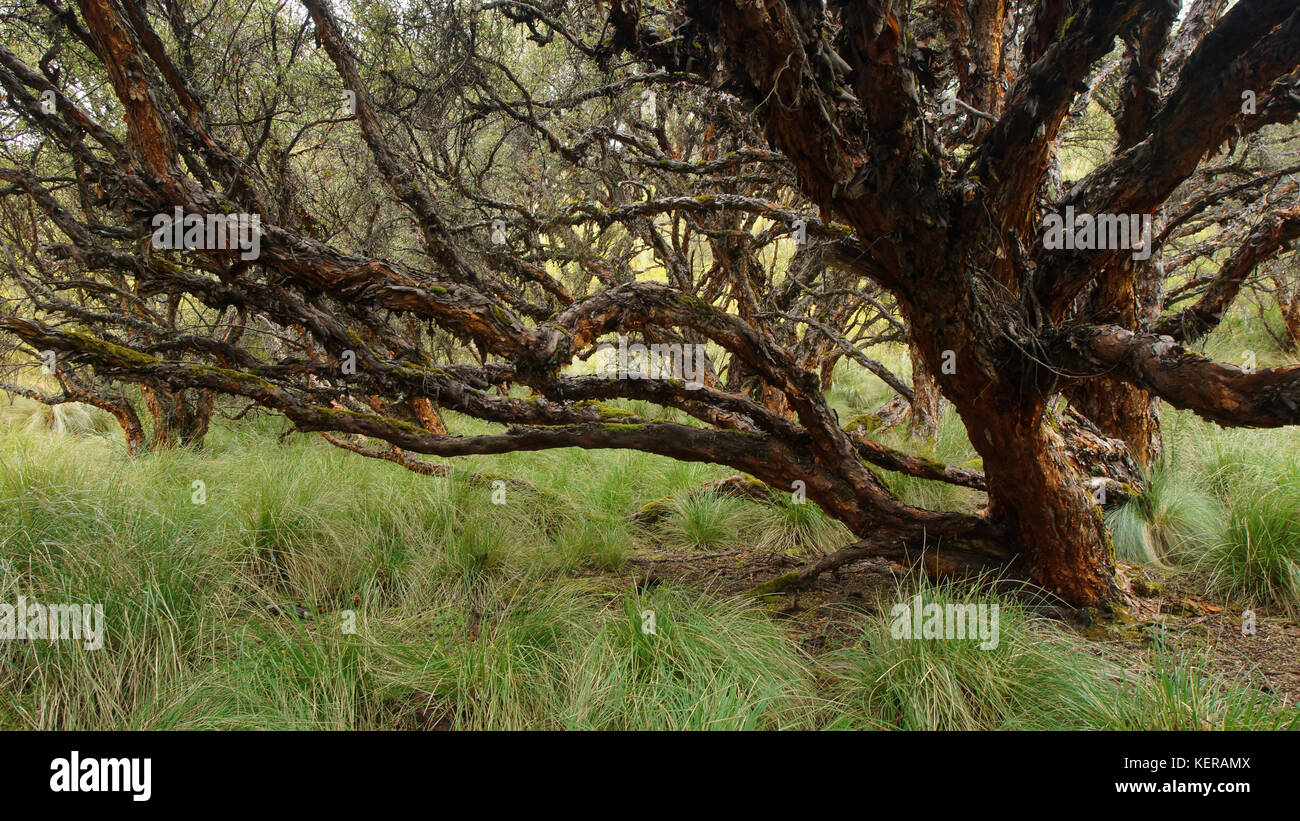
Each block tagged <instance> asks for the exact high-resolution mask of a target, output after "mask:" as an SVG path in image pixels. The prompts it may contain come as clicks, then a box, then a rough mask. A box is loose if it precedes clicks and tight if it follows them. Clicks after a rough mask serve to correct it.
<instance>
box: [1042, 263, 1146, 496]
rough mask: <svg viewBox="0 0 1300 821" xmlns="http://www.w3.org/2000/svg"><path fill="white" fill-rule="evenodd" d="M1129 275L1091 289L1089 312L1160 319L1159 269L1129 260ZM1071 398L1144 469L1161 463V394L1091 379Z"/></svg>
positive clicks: (1122, 321)
mask: <svg viewBox="0 0 1300 821" xmlns="http://www.w3.org/2000/svg"><path fill="white" fill-rule="evenodd" d="M1133 265H1134V266H1135V267H1134V269H1133V270H1132V271H1131V276H1129V277H1124V278H1119V279H1117V280H1116V281H1115V282H1114V283H1112V287H1111V288H1110V289H1105V288H1103V289H1101V290H1098V291H1096V292H1094V293H1093V295H1092V298H1091V299H1090V304H1091V307H1090V309H1089V313H1090V314H1092V315H1093V316H1096V317H1099V318H1101V319H1102V320H1104V321H1105V322H1107V323H1109V324H1114V325H1120V326H1122V327H1125V328H1135V329H1137V330H1139V331H1148V330H1150V329H1151V328H1153V327H1154V326H1155V324H1156V322H1157V321H1158V320H1159V319H1160V289H1161V277H1160V270H1159V269H1158V268H1157V267H1156V266H1155V265H1153V264H1152V263H1151V262H1150V261H1147V262H1142V263H1133ZM1066 395H1067V396H1068V397H1069V399H1070V402H1071V404H1073V405H1074V407H1075V408H1076V409H1077V410H1078V411H1079V412H1080V413H1082V414H1083V415H1084V416H1086V417H1087V418H1088V419H1089V420H1091V421H1092V423H1093V424H1094V425H1096V426H1097V428H1098V429H1100V430H1101V432H1102V433H1104V434H1106V435H1107V436H1109V437H1112V438H1114V439H1119V440H1121V441H1123V442H1124V444H1125V445H1127V446H1128V449H1129V455H1130V456H1132V457H1133V461H1135V462H1136V463H1137V464H1138V466H1139V467H1140V468H1141V469H1142V470H1143V471H1144V472H1146V473H1148V474H1149V473H1150V472H1151V470H1152V469H1153V468H1155V467H1156V466H1157V465H1159V464H1160V460H1161V458H1162V455H1163V453H1164V440H1163V438H1162V437H1161V434H1160V400H1159V399H1158V398H1156V397H1155V396H1154V395H1153V394H1151V393H1148V392H1147V391H1144V390H1142V389H1141V388H1138V387H1135V386H1133V385H1132V384H1130V383H1128V382H1121V381H1119V380H1116V379H1106V378H1098V379H1090V380H1088V381H1087V382H1083V383H1080V384H1079V385H1077V386H1075V387H1074V388H1073V389H1071V390H1070V391H1068V392H1067V394H1066Z"/></svg>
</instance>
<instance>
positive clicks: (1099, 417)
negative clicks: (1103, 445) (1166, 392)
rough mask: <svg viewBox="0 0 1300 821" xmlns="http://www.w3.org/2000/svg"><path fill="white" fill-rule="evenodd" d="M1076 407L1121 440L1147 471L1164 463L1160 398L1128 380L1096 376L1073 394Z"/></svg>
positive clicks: (1109, 434) (1098, 426)
mask: <svg viewBox="0 0 1300 821" xmlns="http://www.w3.org/2000/svg"><path fill="white" fill-rule="evenodd" d="M1069 397H1070V402H1071V404H1073V405H1074V407H1075V409H1076V410H1078V411H1079V412H1080V413H1081V414H1083V415H1084V416H1085V417H1087V418H1088V419H1089V420H1090V421H1091V422H1092V423H1093V424H1094V425H1096V426H1097V428H1098V429H1099V430H1100V431H1101V432H1102V433H1104V434H1106V435H1107V436H1110V437H1112V438H1114V439H1119V440H1120V441H1122V442H1123V443H1124V444H1125V445H1126V446H1127V447H1128V452H1129V455H1130V456H1131V457H1132V458H1133V461H1134V462H1136V463H1137V465H1138V466H1139V467H1140V468H1141V469H1142V470H1143V471H1144V472H1145V473H1148V474H1149V473H1150V472H1151V470H1152V469H1153V468H1154V467H1156V466H1157V465H1159V464H1160V459H1161V455H1162V453H1163V452H1164V439H1163V437H1162V436H1161V434H1160V400H1159V399H1158V398H1156V397H1155V396H1153V395H1152V394H1150V393H1147V392H1146V391H1144V390H1142V389H1140V388H1135V387H1133V386H1132V385H1130V384H1128V383H1127V382H1120V381H1119V380H1115V379H1095V380H1091V381H1089V382H1087V383H1086V384H1084V385H1080V386H1079V387H1077V388H1076V389H1075V390H1072V391H1070V393H1069Z"/></svg>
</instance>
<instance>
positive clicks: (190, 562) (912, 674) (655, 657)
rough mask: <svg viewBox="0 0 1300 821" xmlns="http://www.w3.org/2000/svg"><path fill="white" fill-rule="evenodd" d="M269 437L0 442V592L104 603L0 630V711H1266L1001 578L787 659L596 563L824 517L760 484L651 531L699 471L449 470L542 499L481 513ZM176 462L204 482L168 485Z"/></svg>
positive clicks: (771, 637)
mask: <svg viewBox="0 0 1300 821" xmlns="http://www.w3.org/2000/svg"><path fill="white" fill-rule="evenodd" d="M277 433H278V430H277V427H276V425H275V424H273V423H271V422H266V421H259V422H257V423H255V424H253V425H250V426H245V427H241V428H238V429H228V428H224V427H220V426H219V427H218V428H217V429H216V430H214V432H213V435H212V437H211V438H210V440H209V443H208V447H207V448H205V450H204V451H203V452H201V453H196V452H190V451H184V450H179V451H171V452H166V453H159V454H151V455H147V456H145V457H142V458H140V459H139V460H137V461H134V462H133V461H130V460H127V459H126V458H125V457H124V456H123V455H122V453H121V448H120V442H119V443H115V442H113V441H112V440H110V439H107V438H93V437H92V438H86V439H68V438H65V437H51V436H50V435H48V434H46V433H33V432H22V431H17V432H13V431H11V432H9V433H6V434H4V435H3V436H0V561H2V562H3V563H2V564H0V601H4V602H8V603H12V602H14V601H15V600H16V598H17V596H18V595H25V596H27V597H28V598H29V599H33V600H37V601H41V602H45V603H83V602H84V603H96V602H99V603H103V604H104V605H105V616H106V622H107V641H106V646H105V647H104V649H102V650H98V651H89V650H86V649H85V648H84V647H81V646H79V645H76V644H73V643H68V642H58V643H46V642H21V641H8V642H3V643H0V691H3V692H4V693H5V694H6V697H5V698H4V699H0V727H5V728H81V729H92V728H98V729H107V728H155V729H166V728H185V729H194V728H250V729H270V728H302V729H315V728H339V729H343V728H404V729H431V728H484V729H486V728H491V729H514V728H547V729H646V728H671V729H776V728H806V729H816V728H840V727H890V728H920V727H934V728H943V729H968V728H989V727H1032V728H1057V727H1146V726H1151V727H1163V726H1230V727H1238V726H1272V725H1273V724H1274V723H1277V722H1279V721H1285V720H1287V718H1288V717H1289V716H1290V715H1291V714H1290V713H1287V712H1285V711H1281V710H1280V709H1279V708H1278V707H1277V705H1276V704H1274V703H1273V702H1272V701H1271V700H1268V699H1263V700H1261V699H1262V697H1258V698H1257V697H1255V696H1252V695H1250V694H1249V693H1243V692H1240V691H1237V690H1231V689H1224V688H1223V687H1222V686H1221V685H1217V684H1215V683H1214V682H1212V681H1209V680H1207V679H1205V678H1204V677H1203V676H1201V674H1199V673H1195V672H1193V671H1192V670H1191V669H1190V668H1189V667H1188V665H1187V664H1185V663H1183V662H1182V661H1181V660H1178V659H1173V660H1162V659H1160V658H1153V659H1151V660H1150V661H1149V662H1147V663H1144V665H1143V666H1141V667H1140V669H1137V670H1136V671H1134V670H1128V669H1126V668H1125V667H1122V666H1121V665H1120V664H1119V662H1118V661H1117V660H1112V659H1108V658H1105V657H1103V656H1099V655H1098V652H1099V651H1098V649H1097V648H1096V647H1095V646H1094V645H1091V644H1089V643H1088V642H1086V641H1084V640H1083V639H1081V638H1079V637H1077V636H1075V635H1074V634H1072V633H1070V632H1068V631H1067V630H1065V629H1063V628H1061V627H1060V626H1059V625H1056V624H1053V623H1049V622H1046V621H1044V620H1041V619H1038V618H1036V617H1034V616H1033V615H1032V612H1031V611H1030V610H1029V609H1027V608H1026V607H1025V606H1023V605H1022V604H1017V603H1016V602H1015V601H1013V600H1010V599H1005V600H1003V601H1004V606H1005V608H1006V609H1005V610H1004V611H1003V616H1002V620H1001V627H1002V638H1001V642H1000V644H999V647H998V649H997V650H993V651H981V650H978V649H977V648H974V647H973V646H970V645H969V644H960V643H952V642H901V641H897V640H893V639H890V638H889V623H890V622H889V618H888V613H887V609H883V610H882V611H881V612H879V613H858V614H850V615H846V616H845V622H844V628H843V629H844V631H845V632H846V633H847V635H848V642H847V646H843V647H841V648H840V649H838V650H835V651H833V652H831V653H830V654H827V655H820V656H812V655H809V654H808V653H806V652H805V651H804V650H803V649H802V645H801V642H800V641H799V632H798V627H799V623H798V622H797V621H789V620H784V619H778V618H774V616H773V614H771V613H770V612H769V611H768V608H767V606H766V605H764V604H762V603H760V602H756V601H751V600H744V599H737V598H732V597H727V596H722V595H719V594H717V593H712V592H710V591H708V590H702V589H695V588H687V587H683V586H670V585H659V586H655V587H651V588H649V589H643V588H641V587H638V586H637V584H635V583H633V581H632V580H631V577H632V576H633V575H634V574H632V573H628V572H625V571H623V570H622V569H621V564H622V562H623V560H624V558H625V557H626V556H627V555H628V554H629V553H630V552H631V551H633V550H637V549H640V548H644V547H655V546H656V545H654V544H651V543H649V542H653V541H655V540H659V541H662V540H663V538H664V534H665V533H666V532H670V531H671V528H672V527H678V528H679V529H680V530H681V532H682V533H689V534H690V542H689V543H687V542H685V541H684V542H682V543H681V546H682V547H685V548H701V547H706V546H714V547H718V546H727V545H736V544H738V542H737V540H736V536H735V535H734V534H735V533H741V534H744V535H745V537H746V539H747V540H749V542H750V543H749V544H746V545H743V546H753V544H757V543H759V542H754V541H753V540H755V539H758V540H761V539H763V538H771V539H774V540H775V541H773V542H772V544H771V546H772V548H773V549H785V548H786V547H788V546H789V545H791V544H793V541H791V540H793V539H795V538H796V537H797V539H798V540H799V542H800V543H801V544H802V543H804V542H805V541H813V542H816V540H817V539H818V538H819V536H818V534H822V535H825V533H836V531H835V527H837V526H833V525H827V524H826V523H825V522H823V521H821V520H820V519H819V518H818V517H819V516H820V515H821V514H819V513H810V512H809V511H811V510H813V508H812V506H811V505H795V504H793V503H790V504H784V503H783V502H781V501H780V500H779V499H778V501H777V504H774V505H771V506H765V505H757V504H753V503H748V502H738V501H736V500H727V502H728V505H727V506H726V508H725V510H724V512H723V513H722V514H720V515H715V513H716V511H715V513H708V514H707V515H705V514H701V513H699V511H700V510H708V508H707V506H708V505H711V504H713V503H714V502H715V501H716V500H707V499H706V500H705V501H700V502H698V506H697V507H694V508H692V507H691V505H687V504H683V505H682V506H681V508H682V509H683V510H686V511H687V512H688V513H687V514H683V515H688V514H689V515H691V516H694V517H695V522H694V523H693V524H691V523H688V522H686V521H682V522H679V523H678V524H676V525H673V524H672V523H668V525H665V527H667V528H668V529H667V530H663V529H656V530H652V531H651V532H649V533H646V532H643V531H642V530H641V529H639V528H635V527H632V526H630V525H629V524H628V515H629V514H631V513H633V512H635V511H636V510H638V509H639V507H640V506H641V505H643V504H644V503H645V502H647V501H650V500H655V499H660V498H663V497H664V496H665V494H666V493H667V494H668V495H670V496H676V497H678V498H682V499H686V498H691V499H700V498H701V497H691V496H690V494H689V491H690V490H692V489H694V488H696V487H698V486H699V485H700V484H701V483H702V482H703V481H707V480H709V479H713V478H718V477H719V476H721V475H725V471H722V470H721V469H717V470H715V469H711V468H702V467H700V466H682V465H680V464H677V463H672V462H669V461H667V460H662V459H658V458H656V457H652V456H645V455H641V454H625V453H610V454H600V456H601V457H603V458H601V459H596V458H593V455H592V454H587V453H581V452H576V451H559V452H553V453H546V454H513V455H511V456H510V457H496V458H492V459H482V460H473V461H471V462H469V463H467V464H464V465H463V467H464V468H465V469H466V470H476V471H499V472H502V473H508V474H509V475H511V476H513V477H516V478H521V479H525V480H527V481H531V482H533V483H534V484H536V485H537V486H538V487H539V488H541V490H542V491H543V492H539V493H533V492H530V491H528V490H527V489H526V488H524V487H522V486H511V488H510V489H509V490H508V492H507V503H506V504H505V505H495V504H493V503H492V494H491V489H490V488H489V487H486V486H484V485H483V483H481V482H475V481H471V480H470V478H469V477H468V475H467V474H466V473H464V472H455V471H454V472H453V474H452V475H451V477H449V478H428V477H422V476H417V475H415V474H412V473H409V472H406V471H404V470H402V469H400V468H398V467H396V466H393V465H390V464H387V463H382V462H376V461H368V460H363V459H360V458H358V457H355V456H353V455H350V454H346V453H343V452H341V451H338V450H335V449H332V448H330V447H329V446H327V445H326V444H325V443H323V442H321V441H319V440H317V439H312V438H291V439H288V440H285V441H283V442H282V441H280V439H279V438H278V436H277ZM195 480H201V481H203V482H204V483H205V485H206V490H207V504H204V505H196V504H193V503H192V501H191V499H192V493H193V491H192V483H193V482H194V481H195ZM690 510H694V511H695V512H694V513H690V512H689V511H690ZM719 522H722V523H723V524H724V525H725V527H721V528H720V527H719V526H718V523H719ZM703 525H708V526H707V527H704V526H703ZM781 528H785V530H784V531H782V530H781ZM773 531H776V535H772V532H773ZM791 534H794V535H791ZM647 540H649V542H648V541H647ZM783 540H784V541H783ZM923 593H924V594H925V595H934V596H949V597H967V598H968V597H970V596H972V595H975V596H985V595H988V596H992V595H998V594H996V593H992V592H981V591H979V590H978V589H976V590H974V591H971V590H956V589H946V588H945V589H934V590H930V589H925V590H923ZM906 595H910V593H909V592H908V591H906V590H900V591H898V596H899V597H900V598H901V597H904V596H906ZM352 625H354V626H355V632H350V631H348V630H345V628H346V627H349V626H352ZM651 627H652V628H653V629H651ZM1188 705H1192V706H1191V707H1189V706H1188Z"/></svg>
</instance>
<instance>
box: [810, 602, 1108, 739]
mask: <svg viewBox="0 0 1300 821" xmlns="http://www.w3.org/2000/svg"><path fill="white" fill-rule="evenodd" d="M918 593H919V595H920V596H921V598H922V599H923V601H924V602H925V603H926V604H930V603H933V604H938V605H940V606H943V605H947V604H950V603H951V604H968V603H976V602H980V603H985V604H987V605H990V606H991V605H994V604H996V605H997V606H998V633H999V635H998V642H997V646H996V647H995V648H992V649H981V648H980V642H979V641H978V640H969V639H965V640H963V639H955V638H949V639H922V638H907V639H900V638H894V636H893V634H892V632H891V627H892V625H893V622H894V619H893V617H892V616H891V608H892V607H893V605H895V604H897V603H908V604H910V603H911V601H912V597H913V596H914V595H917V594H918ZM876 606H877V612H875V613H872V614H870V615H864V616H862V617H861V619H860V621H859V623H860V625H861V630H862V633H861V637H860V639H859V641H858V642H857V644H856V645H855V646H852V647H850V648H846V649H844V650H840V651H837V652H835V653H833V654H832V655H830V656H829V657H828V658H827V659H826V660H825V664H826V666H827V668H828V669H829V670H830V671H831V673H832V675H834V676H835V677H836V678H837V679H838V683H837V687H836V691H835V693H836V697H837V699H838V700H840V701H841V702H843V703H845V704H846V705H847V707H848V709H847V710H846V711H845V716H844V717H843V718H842V719H841V720H840V722H839V723H840V724H844V725H847V726H850V727H862V728H897V729H905V730H993V729H1042V728H1053V729H1076V728H1083V727H1087V726H1089V725H1090V723H1091V719H1092V718H1093V717H1092V716H1090V715H1089V714H1088V710H1087V708H1086V707H1084V706H1083V705H1087V704H1090V703H1091V704H1104V703H1106V702H1108V701H1110V700H1112V699H1113V698H1114V697H1115V696H1116V694H1117V692H1118V688H1117V685H1116V680H1117V679H1119V678H1120V677H1121V670H1120V668H1119V667H1118V666H1116V665H1115V664H1113V663H1110V662H1107V661H1105V660H1104V659H1102V658H1100V657H1098V656H1096V655H1094V654H1093V653H1091V652H1090V651H1089V649H1088V648H1087V645H1086V643H1085V642H1084V641H1083V640H1082V639H1079V638H1076V637H1073V636H1071V635H1070V634H1068V633H1066V632H1064V631H1063V630H1062V629H1061V628H1059V627H1058V626H1055V625H1052V624H1049V623H1047V622H1046V621H1045V620H1042V619H1040V618H1038V617H1036V616H1034V615H1032V613H1031V612H1030V611H1029V610H1027V609H1026V608H1025V606H1024V605H1023V604H1022V603H1020V602H1019V601H1017V600H1016V599H1013V598H1011V597H1008V596H1006V595H1005V594H1002V593H999V592H997V591H996V590H995V588H994V587H993V586H992V585H990V584H984V585H977V586H974V587H969V588H958V587H954V586H952V585H930V584H923V585H922V586H921V587H920V588H919V589H918V590H912V589H910V588H903V587H899V588H898V589H897V590H896V591H895V593H894V596H893V597H885V598H882V599H881V600H880V601H878V602H877V605H876Z"/></svg>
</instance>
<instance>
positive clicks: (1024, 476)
mask: <svg viewBox="0 0 1300 821" xmlns="http://www.w3.org/2000/svg"><path fill="white" fill-rule="evenodd" d="M963 419H964V420H965V421H966V424H967V429H968V430H969V431H970V434H971V439H972V441H973V442H975V444H976V449H977V450H978V451H979V452H980V454H981V455H982V456H983V457H984V472H985V475H986V476H987V479H988V484H989V515H990V516H991V518H992V519H993V521H994V522H995V523H997V524H999V525H1001V526H1002V527H1003V528H1004V529H1005V530H1006V531H1007V532H1008V533H1011V534H1014V536H1015V539H1016V541H1017V545H1016V546H1015V547H1016V548H1017V551H1018V553H1019V564H1021V566H1022V567H1023V568H1024V570H1025V571H1026V572H1027V574H1028V577H1029V579H1030V580H1031V581H1033V582H1035V583H1037V584H1039V585H1041V586H1042V587H1043V588H1045V589H1047V590H1050V591H1051V592H1053V593H1056V594H1057V595H1059V596H1061V597H1062V598H1063V599H1065V600H1066V601H1068V602H1070V603H1071V604H1074V605H1077V606H1093V607H1101V608H1103V609H1108V608H1109V607H1110V605H1111V604H1112V603H1114V602H1117V601H1119V600H1120V599H1121V592H1120V589H1119V586H1118V584H1117V583H1116V580H1115V566H1114V559H1113V556H1112V547H1111V542H1110V538H1109V536H1108V534H1107V533H1106V527H1105V523H1104V522H1103V521H1102V517H1101V509H1100V508H1099V507H1098V506H1097V505H1096V503H1095V502H1094V500H1093V496H1092V493H1091V490H1090V488H1089V486H1088V484H1087V477H1084V476H1082V475H1080V474H1079V472H1078V471H1077V470H1076V469H1075V468H1074V466H1073V465H1071V464H1070V462H1069V460H1068V459H1067V457H1066V454H1065V453H1064V452H1063V451H1062V450H1061V449H1059V448H1058V447H1057V446H1056V445H1055V444H1054V443H1053V437H1052V436H1051V432H1050V430H1049V428H1048V426H1047V424H1046V421H1045V417H1044V415H1043V413H1042V408H1041V407H1036V408H1029V409H1026V410H1017V411H1004V412H1001V413H998V412H994V406H993V403H990V407H989V408H985V409H981V410H980V411H978V412H976V413H970V414H968V415H967V416H964V417H963Z"/></svg>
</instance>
